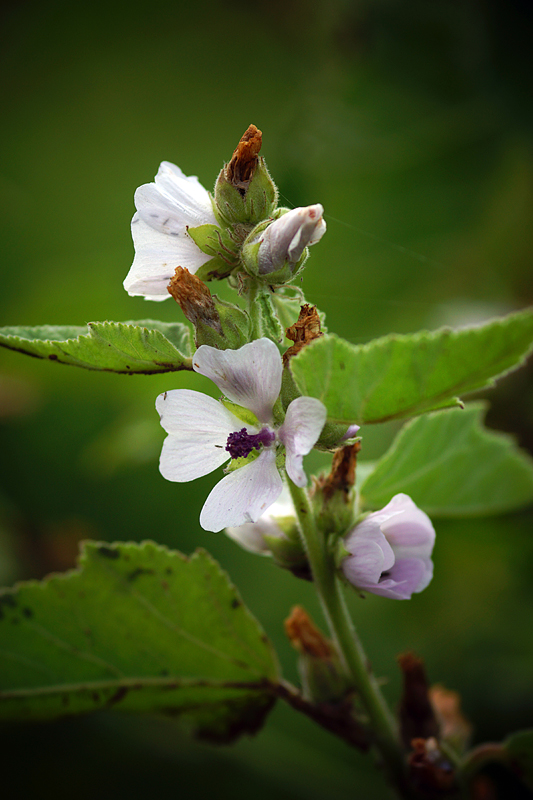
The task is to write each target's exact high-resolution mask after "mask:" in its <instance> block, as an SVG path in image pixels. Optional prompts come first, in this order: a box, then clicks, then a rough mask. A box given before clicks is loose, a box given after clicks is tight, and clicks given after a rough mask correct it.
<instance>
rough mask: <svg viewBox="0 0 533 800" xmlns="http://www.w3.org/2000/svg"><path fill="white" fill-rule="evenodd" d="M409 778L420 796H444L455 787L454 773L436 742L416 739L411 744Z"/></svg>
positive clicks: (431, 738)
mask: <svg viewBox="0 0 533 800" xmlns="http://www.w3.org/2000/svg"><path fill="white" fill-rule="evenodd" d="M411 747H412V748H413V749H412V752H411V753H410V755H409V759H408V762H407V763H408V766H409V777H410V779H411V783H412V785H413V786H414V787H416V789H417V790H418V791H420V792H421V794H422V796H423V797H424V796H425V797H428V798H436V797H443V796H446V795H447V794H448V793H449V792H451V791H452V790H453V789H454V788H455V787H456V781H455V772H454V769H453V766H452V765H451V764H450V762H449V761H448V759H447V758H446V756H445V755H444V754H443V753H442V752H441V751H440V749H439V744H438V742H437V740H436V739H435V738H433V737H429V738H428V739H422V738H416V739H413V740H412V742H411Z"/></svg>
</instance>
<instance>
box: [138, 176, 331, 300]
mask: <svg viewBox="0 0 533 800" xmlns="http://www.w3.org/2000/svg"><path fill="white" fill-rule="evenodd" d="M135 207H136V209H137V211H136V213H135V214H134V216H133V219H132V221H131V232H132V236H133V244H134V246H135V258H134V260H133V264H132V265H131V268H130V271H129V272H128V275H127V276H126V279H125V281H124V288H125V289H126V291H127V292H128V294H130V295H132V296H135V295H139V296H142V297H145V298H146V299H147V300H165V299H166V298H168V297H169V294H168V291H167V287H168V284H169V281H170V280H171V278H172V277H173V275H174V273H175V271H176V268H177V267H182V268H184V269H187V270H188V271H189V272H190V273H191V274H192V275H193V274H195V273H196V272H197V271H198V270H199V269H200V268H201V267H202V266H204V264H207V262H209V261H210V260H211V259H212V258H213V256H214V255H215V251H216V249H217V248H216V242H217V241H218V237H219V236H222V235H223V233H224V230H223V227H220V226H221V224H222V225H223V224H224V223H221V222H220V220H219V219H217V217H216V215H215V211H214V207H213V200H212V197H211V195H210V194H209V192H208V191H207V189H204V187H203V186H202V184H201V183H200V182H199V180H198V178H197V177H196V176H195V175H190V176H187V175H185V174H184V173H183V172H182V171H181V169H180V168H179V167H177V166H176V165H175V164H171V163H170V162H168V161H163V162H162V164H161V166H160V167H159V171H158V173H157V175H156V176H155V181H154V182H153V183H146V184H144V185H143V186H140V187H139V188H138V189H137V191H136V192H135ZM278 213H280V210H279V209H278ZM322 213H323V208H322V206H321V205H320V204H316V205H313V206H308V207H307V208H294V209H292V211H288V212H287V213H285V214H283V215H282V216H280V217H279V218H278V219H275V220H273V221H269V222H266V223H262V224H261V225H258V226H257V229H258V230H261V233H260V234H258V235H257V236H256V235H255V228H254V226H253V225H249V226H248V228H247V230H248V231H249V233H250V235H249V237H248V238H249V239H251V241H253V242H257V248H258V251H259V252H258V253H256V250H257V248H255V249H254V256H253V258H252V261H253V262H254V267H253V270H254V273H256V274H257V275H267V274H270V273H274V272H275V271H276V270H278V269H279V268H280V267H282V266H283V265H284V264H285V263H288V264H289V265H290V264H295V263H296V262H298V261H299V259H300V258H301V257H302V254H303V253H304V250H305V248H306V247H307V246H310V245H312V244H315V243H316V242H318V241H319V239H320V238H321V237H322V236H323V234H324V233H325V230H326V223H325V222H324V220H323V219H322ZM225 224H227V225H228V226H229V227H228V230H230V231H232V230H233V226H232V225H230V223H229V222H227V221H226V223H225ZM265 224H266V227H265ZM202 225H210V226H214V227H213V228H211V230H213V231H215V232H216V233H215V234H214V238H213V239H212V240H211V245H210V246H209V247H208V248H207V252H205V251H204V250H202V249H201V248H200V246H199V245H198V244H197V242H196V241H195V239H194V238H193V236H192V235H191V232H192V233H193V234H194V231H195V229H197V228H199V227H200V226H202ZM240 227H241V228H242V229H243V230H244V229H245V228H246V226H244V227H243V226H242V225H241V226H240ZM190 231H191V232H190ZM240 235H242V232H241V234H240ZM229 241H230V242H231V243H232V247H234V248H236V252H235V253H231V254H230V253H229V252H227V253H226V254H225V255H224V250H225V248H227V245H225V244H220V253H221V254H222V255H223V256H224V258H228V259H230V256H231V258H233V259H235V258H236V259H237V261H236V262H235V263H238V247H237V244H236V242H237V241H238V236H236V235H235V233H231V237H230V240H229ZM213 248H214V249H213ZM247 249H249V248H246V247H245V248H244V251H246V250H247ZM230 260H231V259H230ZM249 261H250V259H249V258H244V260H243V263H242V268H243V269H244V270H246V269H249V266H247V265H248V263H249ZM255 262H257V263H255ZM231 269H232V267H231V266H230V267H229V269H228V271H229V272H230V271H231ZM290 277H291V273H290V270H289V272H288V273H287V276H286V279H289V278H290Z"/></svg>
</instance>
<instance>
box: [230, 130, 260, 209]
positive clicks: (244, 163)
mask: <svg viewBox="0 0 533 800" xmlns="http://www.w3.org/2000/svg"><path fill="white" fill-rule="evenodd" d="M262 142H263V134H262V133H261V131H260V130H259V129H258V128H256V127H255V125H249V126H248V128H247V130H246V131H245V132H244V134H243V135H242V137H241V140H240V142H239V144H238V145H237V148H236V149H235V151H234V153H233V155H232V157H231V161H230V162H229V164H228V165H227V166H226V179H227V180H228V181H229V182H230V183H231V184H232V185H233V186H235V188H236V189H238V190H239V191H240V192H241V194H244V193H245V192H246V190H247V188H248V184H249V183H250V181H251V180H252V178H253V176H254V172H255V168H256V165H257V161H258V153H259V151H260V150H261V144H262Z"/></svg>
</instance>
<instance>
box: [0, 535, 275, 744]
mask: <svg viewBox="0 0 533 800" xmlns="http://www.w3.org/2000/svg"><path fill="white" fill-rule="evenodd" d="M0 611H1V617H0V674H1V676H2V677H1V680H0V719H10V720H15V719H18V720H34V719H49V718H53V717H58V716H65V715H71V714H80V713H84V712H90V711H96V710H97V709H100V708H114V709H117V710H120V711H129V712H157V713H163V714H169V715H175V716H178V715H179V716H182V717H184V718H185V719H186V720H187V721H188V722H189V723H190V724H191V725H192V727H193V729H194V730H195V731H196V733H197V734H199V735H200V736H203V737H204V738H208V739H212V740H216V741H231V740H232V739H235V738H236V737H237V736H239V735H240V734H241V733H253V732H254V731H255V730H257V729H258V728H259V727H260V726H261V724H262V722H263V719H264V717H265V715H266V713H267V712H268V710H269V709H270V707H271V705H272V702H273V693H272V691H271V689H272V686H273V685H274V684H275V683H276V682H277V678H278V666H277V660H276V656H275V654H274V652H273V649H272V646H271V644H270V642H269V641H268V639H267V638H266V636H265V634H264V633H263V631H262V629H261V628H260V626H259V624H258V623H257V621H256V620H255V619H254V618H253V617H252V615H251V614H250V612H249V611H248V610H247V609H246V608H245V606H244V605H243V603H242V601H241V599H240V597H239V595H238V594H237V592H236V590H235V588H234V587H233V586H232V584H231V583H230V582H229V579H228V577H227V575H226V574H225V573H224V572H223V571H222V570H221V568H220V566H219V565H218V564H217V563H216V561H214V560H213V559H212V558H211V556H209V555H208V554H207V553H205V552H204V551H197V552H196V553H194V555H192V556H191V557H190V558H186V557H185V556H183V555H182V554H181V553H178V552H175V551H171V550H168V549H167V548H165V547H162V546H159V545H156V544H155V543H153V542H143V543H142V544H133V543H127V544H124V543H118V544H113V545H107V544H102V543H94V542H91V543H86V544H85V547H84V550H83V553H82V556H81V559H80V566H79V569H77V570H73V571H71V572H70V573H66V574H65V575H54V576H51V577H50V578H48V579H45V580H43V581H41V582H37V581H31V582H27V583H23V584H20V585H19V586H18V587H15V589H13V590H3V591H2V593H0Z"/></svg>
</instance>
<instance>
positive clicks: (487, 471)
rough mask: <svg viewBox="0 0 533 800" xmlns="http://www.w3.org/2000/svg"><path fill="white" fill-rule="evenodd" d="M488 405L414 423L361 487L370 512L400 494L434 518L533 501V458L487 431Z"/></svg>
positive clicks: (497, 509)
mask: <svg viewBox="0 0 533 800" xmlns="http://www.w3.org/2000/svg"><path fill="white" fill-rule="evenodd" d="M484 413H485V404H484V403H472V404H469V405H468V406H466V408H465V409H459V408H455V409H450V410H448V411H436V412H434V413H433V414H428V415H426V416H423V417H418V418H417V419H414V420H411V422H408V423H407V425H405V427H404V428H402V430H401V431H400V433H399V434H398V436H397V437H396V440H395V441H394V443H393V445H392V447H391V449H390V450H389V452H388V453H386V455H385V456H383V458H382V459H381V460H380V461H379V462H377V464H376V467H375V469H374V471H373V472H372V473H371V474H370V475H369V476H368V477H367V478H366V480H365V481H364V483H363V485H362V486H361V498H362V501H363V504H364V505H365V506H366V507H367V508H375V509H377V508H383V506H385V505H386V504H387V503H388V502H389V500H390V499H391V498H392V497H393V496H394V495H395V494H398V493H399V492H405V494H408V495H409V496H410V497H411V498H412V499H413V500H414V502H415V503H416V504H417V506H419V507H420V508H423V509H424V511H426V512H427V513H428V514H430V515H431V516H441V517H458V516H461V517H464V516H473V515H489V514H498V513H501V512H503V511H510V510H512V509H515V508H519V507H521V506H524V505H527V504H528V503H531V502H533V459H532V458H531V457H530V456H529V455H528V454H527V453H525V452H523V451H521V450H519V449H518V447H517V446H516V444H515V442H514V441H513V439H512V438H511V437H510V436H507V435H505V434H502V433H495V432H493V431H489V430H487V429H486V428H484V427H483V416H484Z"/></svg>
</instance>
